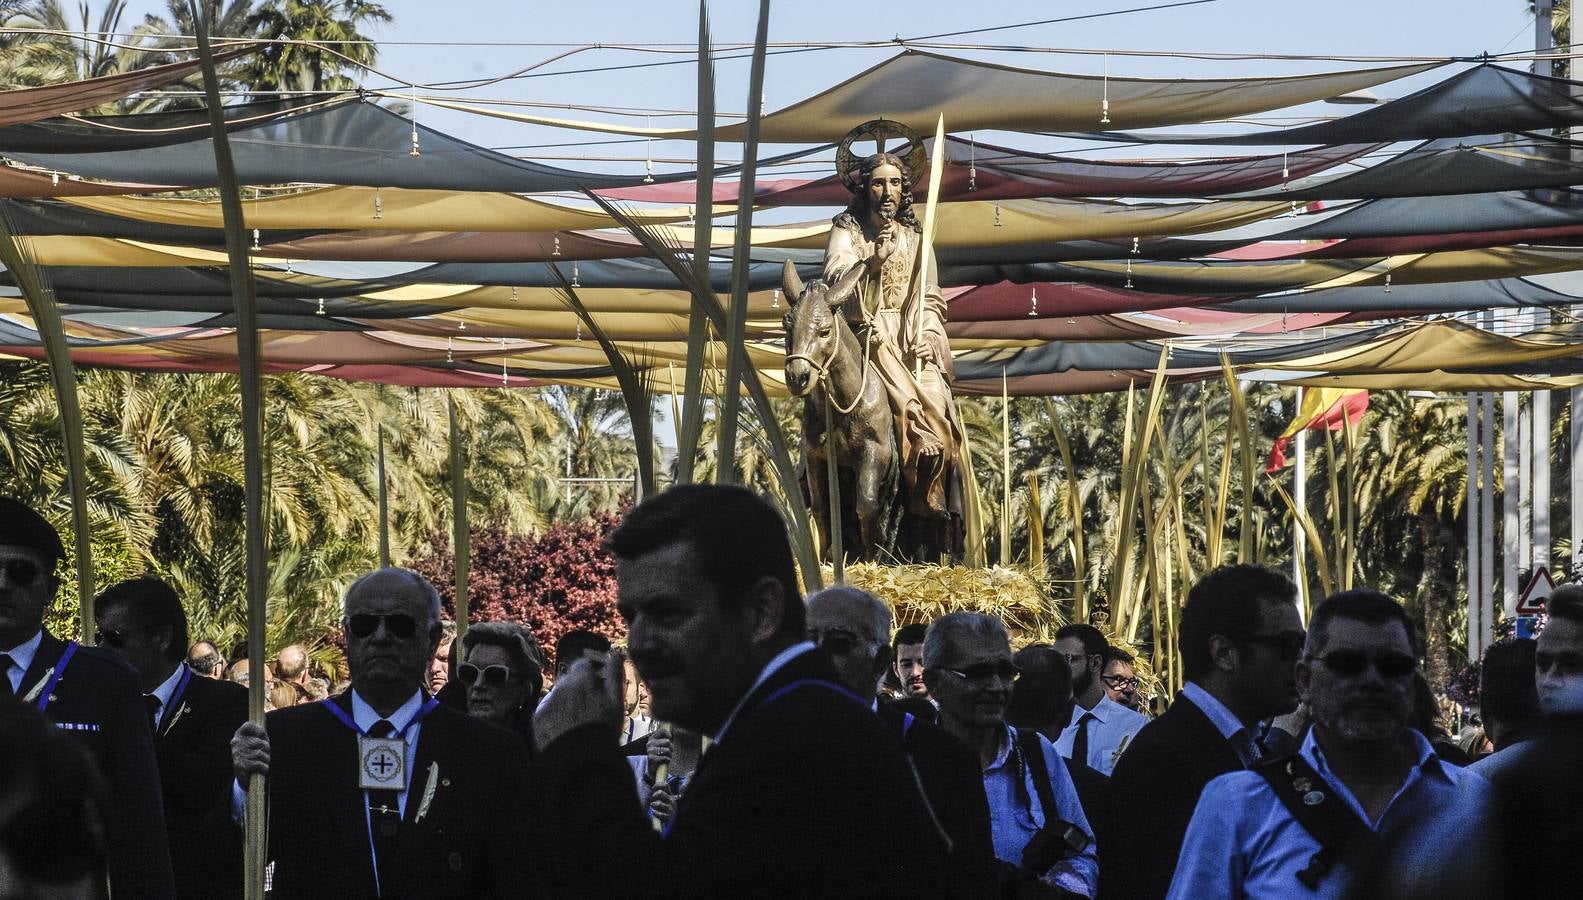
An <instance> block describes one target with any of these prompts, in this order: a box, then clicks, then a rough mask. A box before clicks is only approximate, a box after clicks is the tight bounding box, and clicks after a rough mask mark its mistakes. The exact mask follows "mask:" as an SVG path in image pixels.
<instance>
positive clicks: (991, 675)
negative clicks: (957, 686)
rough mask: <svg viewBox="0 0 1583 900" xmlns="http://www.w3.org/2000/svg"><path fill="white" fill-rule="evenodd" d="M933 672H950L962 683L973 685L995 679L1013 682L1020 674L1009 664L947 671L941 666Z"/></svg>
mask: <svg viewBox="0 0 1583 900" xmlns="http://www.w3.org/2000/svg"><path fill="white" fill-rule="evenodd" d="M935 671H937V672H950V673H951V674H952V675H955V676H956V677H958V678H960V679H962V680H963V681H967V682H972V683H974V684H988V683H989V682H990V681H993V680H995V679H999V680H1001V681H1015V680H1016V679H1017V675H1018V674H1020V672H1021V670H1020V669H1018V668H1017V667H1016V666H1014V665H1012V664H1011V663H1009V662H1002V663H984V664H982V665H977V666H969V667H967V668H965V669H947V668H945V667H943V666H936V667H935Z"/></svg>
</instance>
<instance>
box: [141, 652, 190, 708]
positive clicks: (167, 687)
mask: <svg viewBox="0 0 1583 900" xmlns="http://www.w3.org/2000/svg"><path fill="white" fill-rule="evenodd" d="M185 671H187V664H186V663H177V664H176V671H174V672H172V673H170V677H169V678H167V679H165V680H164V681H162V682H160V684H159V687H157V688H155V689H154V692H153V693H152V694H150V695H149V696H151V697H158V698H159V710H160V714H161V715H164V712H165V710H166V709H167V708H169V706H170V696H171V695H172V694H174V693H176V682H178V681H181V673H183V672H185Z"/></svg>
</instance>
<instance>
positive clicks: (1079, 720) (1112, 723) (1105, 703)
mask: <svg viewBox="0 0 1583 900" xmlns="http://www.w3.org/2000/svg"><path fill="white" fill-rule="evenodd" d="M1109 646H1110V645H1109V643H1108V642H1107V641H1106V640H1105V636H1104V635H1103V634H1101V633H1100V631H1099V629H1098V628H1095V627H1094V626H1092V625H1067V626H1065V627H1064V628H1062V629H1060V630H1059V631H1057V632H1056V633H1055V649H1056V652H1058V653H1060V654H1061V655H1062V656H1064V657H1066V662H1067V664H1068V665H1070V666H1071V667H1072V697H1073V699H1075V700H1076V701H1077V702H1076V704H1075V705H1074V706H1073V707H1072V721H1071V723H1070V724H1069V725H1067V726H1066V729H1065V730H1064V731H1062V732H1061V739H1060V740H1058V741H1056V742H1055V749H1057V750H1059V751H1060V752H1061V755H1062V756H1064V757H1066V758H1067V759H1069V760H1071V761H1072V762H1073V763H1074V764H1076V765H1079V766H1088V767H1089V768H1091V769H1093V770H1094V771H1096V772H1098V773H1100V774H1101V775H1109V774H1110V773H1111V772H1112V771H1114V770H1115V768H1116V761H1117V760H1119V759H1120V758H1121V754H1122V753H1123V752H1124V751H1125V750H1126V749H1127V745H1128V744H1129V743H1131V742H1132V738H1133V736H1134V735H1136V734H1137V733H1138V732H1139V731H1140V730H1141V729H1142V728H1143V726H1145V725H1147V724H1149V717H1148V716H1145V715H1144V714H1142V713H1140V712H1135V711H1133V710H1130V709H1128V708H1127V707H1125V706H1122V705H1121V704H1120V703H1117V702H1116V701H1114V700H1112V699H1110V695H1109V694H1107V693H1106V692H1105V682H1103V681H1102V680H1100V677H1099V676H1100V673H1101V672H1103V671H1104V666H1105V650H1106V649H1107V648H1108V647H1109Z"/></svg>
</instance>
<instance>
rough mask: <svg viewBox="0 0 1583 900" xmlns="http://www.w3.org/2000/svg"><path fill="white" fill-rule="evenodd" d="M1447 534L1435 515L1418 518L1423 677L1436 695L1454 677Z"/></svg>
mask: <svg viewBox="0 0 1583 900" xmlns="http://www.w3.org/2000/svg"><path fill="white" fill-rule="evenodd" d="M1445 532H1446V529H1445V527H1444V526H1443V525H1441V524H1440V522H1439V521H1438V520H1437V519H1436V518H1435V517H1434V516H1433V515H1430V514H1428V513H1419V514H1418V540H1419V545H1420V546H1421V547H1422V548H1423V557H1424V573H1423V577H1422V578H1420V579H1419V582H1418V596H1419V602H1420V608H1421V609H1423V611H1424V677H1425V678H1427V679H1428V680H1429V685H1430V687H1432V688H1434V689H1435V691H1437V692H1439V691H1443V690H1445V687H1446V683H1447V681H1448V680H1449V678H1450V673H1451V644H1450V634H1449V633H1448V630H1447V624H1446V598H1447V597H1449V596H1455V592H1454V591H1452V590H1451V586H1450V584H1449V583H1448V582H1447V580H1446V578H1445V573H1444V572H1443V571H1442V570H1443V569H1444V560H1445V551H1446V546H1447V541H1446V540H1445V538H1446V537H1447V535H1446V533H1445Z"/></svg>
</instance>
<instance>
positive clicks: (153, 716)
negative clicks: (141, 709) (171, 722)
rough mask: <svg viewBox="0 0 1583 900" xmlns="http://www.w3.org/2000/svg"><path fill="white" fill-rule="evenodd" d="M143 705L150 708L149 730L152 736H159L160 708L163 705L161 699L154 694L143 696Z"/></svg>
mask: <svg viewBox="0 0 1583 900" xmlns="http://www.w3.org/2000/svg"><path fill="white" fill-rule="evenodd" d="M143 705H144V706H146V707H148V730H149V733H150V734H156V735H157V734H159V708H160V706H161V705H162V704H161V703H160V702H159V698H158V697H156V696H154V695H153V694H144V695H143Z"/></svg>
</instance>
